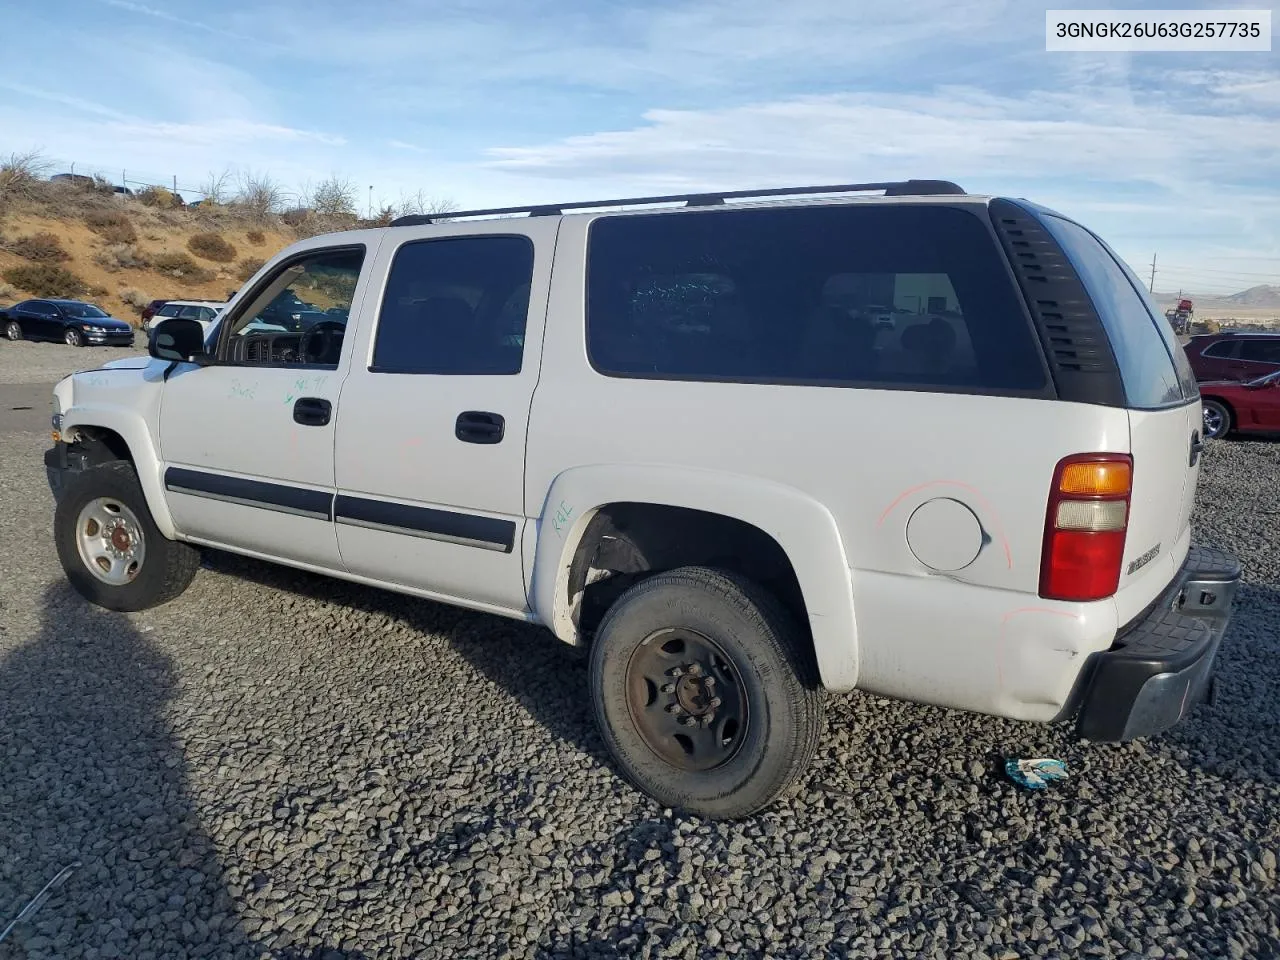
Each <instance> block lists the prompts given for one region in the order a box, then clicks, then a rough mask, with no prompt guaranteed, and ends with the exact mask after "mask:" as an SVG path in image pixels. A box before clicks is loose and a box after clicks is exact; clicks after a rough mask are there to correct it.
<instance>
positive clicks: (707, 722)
mask: <svg viewBox="0 0 1280 960" xmlns="http://www.w3.org/2000/svg"><path fill="white" fill-rule="evenodd" d="M715 718H716V715H715V714H714V713H704V714H703V715H702V716H701V717H700V718H699V719H698V722H699V723H701V724H702V725H703V726H704V727H709V726H711V721H713V720H715Z"/></svg>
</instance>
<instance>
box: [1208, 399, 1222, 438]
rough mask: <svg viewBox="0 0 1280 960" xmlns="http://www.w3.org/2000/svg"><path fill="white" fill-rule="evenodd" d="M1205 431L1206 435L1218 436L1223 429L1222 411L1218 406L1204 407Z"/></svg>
mask: <svg viewBox="0 0 1280 960" xmlns="http://www.w3.org/2000/svg"><path fill="white" fill-rule="evenodd" d="M1203 412H1204V432H1205V434H1206V436H1210V437H1216V436H1218V435H1219V433H1220V432H1221V430H1222V424H1223V417H1222V411H1221V410H1219V409H1218V408H1217V407H1209V406H1206V407H1205V408H1204V411H1203Z"/></svg>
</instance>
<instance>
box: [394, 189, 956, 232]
mask: <svg viewBox="0 0 1280 960" xmlns="http://www.w3.org/2000/svg"><path fill="white" fill-rule="evenodd" d="M875 190H883V191H884V195H885V196H886V197H913V196H914V197H918V196H936V195H941V194H960V195H963V194H964V190H963V189H961V188H960V187H959V186H957V185H956V184H954V183H952V182H951V181H950V180H894V181H889V182H886V183H840V184H831V185H828V186H818V187H774V188H771V189H767V190H730V191H725V192H720V193H676V194H671V195H669V196H665V197H631V198H628V199H625V200H587V201H584V202H582V203H552V204H538V205H536V206H531V207H492V208H490V209H488V210H464V211H462V212H460V213H435V214H432V213H421V214H411V215H409V216H405V217H397V218H396V219H395V220H392V221H391V226H393V227H412V226H417V225H420V224H424V223H435V222H436V221H439V220H461V219H463V218H464V217H498V216H508V215H512V214H520V213H523V214H526V215H528V216H530V217H555V216H559V215H560V214H562V213H564V212H565V211H566V210H590V209H593V208H599V207H631V206H640V205H645V204H653V203H684V205H685V206H686V207H709V206H717V205H720V204H723V203H724V202H725V201H726V200H742V199H746V198H756V197H791V196H800V195H803V194H815V193H870V192H872V191H875Z"/></svg>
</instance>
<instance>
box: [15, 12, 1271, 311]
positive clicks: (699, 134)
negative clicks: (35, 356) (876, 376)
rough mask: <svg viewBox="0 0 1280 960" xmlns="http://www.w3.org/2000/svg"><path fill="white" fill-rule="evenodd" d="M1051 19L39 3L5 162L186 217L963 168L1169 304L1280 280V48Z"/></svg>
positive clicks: (968, 185)
mask: <svg viewBox="0 0 1280 960" xmlns="http://www.w3.org/2000/svg"><path fill="white" fill-rule="evenodd" d="M1046 6H1051V7H1052V8H1054V9H1060V8H1062V7H1064V6H1066V4H1064V3H1061V2H1059V3H1055V4H1052V5H1037V4H1035V3H1032V2H1028V0H982V2H967V0H909V2H905V0H897V2H882V0H860V2H852V0H767V2H766V0H656V2H650V3H646V4H642V5H641V4H630V3H627V2H624V0H577V4H576V5H571V4H568V3H565V2H560V3H552V2H549V0H486V2H481V0H432V2H426V0H364V2H362V3H358V4H354V3H350V2H349V0H219V2H217V3H214V2H212V0H41V2H40V3H23V4H12V5H9V6H8V7H7V8H6V10H5V12H4V14H3V22H4V30H3V33H4V35H5V37H6V40H7V42H6V43H5V45H4V47H5V55H4V64H5V66H4V69H3V71H0V155H6V156H7V155H8V154H9V153H11V152H21V151H26V150H31V149H38V150H40V151H41V152H42V153H43V154H44V155H45V156H46V157H48V158H50V159H52V160H53V161H55V167H56V169H58V170H69V169H70V164H71V163H72V162H74V163H75V164H76V167H75V170H76V172H92V171H99V172H101V173H102V174H104V175H106V176H107V177H109V178H111V179H113V180H115V181H117V182H118V181H119V180H120V178H121V177H122V176H124V177H126V178H127V179H129V180H131V181H150V182H165V183H171V182H172V180H173V178H175V177H176V178H177V183H178V185H179V187H180V188H183V190H184V195H187V199H188V200H190V199H192V198H193V196H195V195H198V187H199V186H201V185H202V184H203V183H204V182H206V181H207V180H208V178H209V175H210V173H211V172H218V171H223V170H231V171H233V173H254V174H260V173H266V174H268V175H270V176H271V177H273V178H274V179H276V180H277V181H280V182H282V183H283V184H285V185H286V187H287V188H289V189H290V190H293V191H303V190H305V189H306V187H307V185H308V184H312V185H314V184H315V183H317V182H319V181H321V180H323V179H324V178H326V177H329V176H338V177H342V178H348V179H350V180H352V181H354V182H355V183H356V184H358V186H359V194H360V205H361V207H362V208H363V207H364V206H366V205H367V204H368V203H369V202H370V201H372V203H373V205H374V207H377V206H379V205H381V204H382V203H396V202H398V201H400V200H403V199H404V198H406V197H409V196H413V195H416V194H418V192H419V191H421V192H422V193H423V194H424V195H425V196H427V197H433V198H438V199H446V200H449V201H451V202H453V203H454V204H456V205H458V206H459V207H462V208H468V207H470V208H475V207H485V206H497V205H506V204H525V203H529V204H532V203H548V202H570V201H580V200H590V199H608V198H613V197H626V196H638V195H645V194H652V193H670V192H693V191H700V190H714V189H726V190H729V189H748V188H754V187H776V186H797V185H802V184H826V183H848V182H858V181H882V180H895V179H905V178H908V177H921V178H931V179H947V180H953V181H956V182H957V183H959V184H960V185H961V186H963V187H964V188H965V189H966V190H968V191H969V192H972V193H992V194H999V195H1004V196H1013V197H1026V198H1028V199H1031V200H1035V201H1037V202H1039V203H1043V204H1045V205H1047V206H1049V207H1052V208H1055V209H1057V210H1059V211H1061V212H1062V213H1064V214H1066V215H1068V216H1071V217H1074V218H1076V219H1078V220H1080V222H1082V223H1084V224H1086V225H1088V226H1089V227H1091V228H1092V229H1094V230H1095V231H1097V232H1098V233H1099V234H1100V235H1101V236H1102V237H1103V238H1104V239H1106V240H1107V241H1108V242H1109V243H1110V244H1111V245H1112V246H1113V247H1114V248H1115V249H1116V250H1117V251H1118V252H1119V253H1120V254H1121V256H1123V257H1124V258H1125V259H1126V260H1127V261H1128V262H1129V264H1130V265H1131V266H1132V267H1133V269H1134V270H1135V271H1136V272H1137V273H1138V274H1139V275H1140V276H1142V277H1143V279H1149V277H1150V273H1151V261H1152V257H1153V256H1154V257H1155V258H1156V275H1155V287H1156V290H1157V291H1162V290H1164V291H1173V290H1177V289H1179V288H1182V289H1186V290H1194V291H1196V292H1199V293H1201V294H1215V293H1218V294H1221V293H1231V292H1234V291H1237V290H1241V289H1243V288H1245V287H1248V286H1252V285H1254V284H1259V283H1275V284H1280V44H1276V43H1274V38H1273V47H1274V49H1273V51H1272V52H1257V53H1246V52H1236V53H1145V54H1133V53H1061V52H1053V53H1049V52H1046V51H1045V19H1044V11H1045V9H1046ZM1087 6H1088V7H1089V8H1094V9H1097V8H1104V7H1108V6H1115V7H1120V8H1124V9H1138V8H1142V7H1144V4H1142V3H1139V2H1135V0H1126V2H1125V3H1123V4H1106V3H1102V2H1096V0H1095V2H1092V3H1089V4H1088V5H1087ZM1148 6H1155V7H1160V6H1163V4H1160V3H1157V4H1153V5H1148ZM1196 6H1198V7H1203V8H1213V7H1224V8H1231V9H1238V8H1241V7H1249V8H1260V7H1261V6H1262V5H1261V4H1252V5H1251V4H1241V3H1238V2H1227V3H1213V2H1201V3H1199V4H1196ZM1273 21H1277V22H1280V16H1276V15H1275V14H1274V13H1273ZM1274 29H1275V26H1274V24H1273V30H1274ZM134 185H136V184H134ZM370 187H372V190H370V189H369V188H370Z"/></svg>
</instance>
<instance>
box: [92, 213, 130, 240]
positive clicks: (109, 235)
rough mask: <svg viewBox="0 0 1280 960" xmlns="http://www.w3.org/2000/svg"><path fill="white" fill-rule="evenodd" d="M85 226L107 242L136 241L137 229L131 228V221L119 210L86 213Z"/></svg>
mask: <svg viewBox="0 0 1280 960" xmlns="http://www.w3.org/2000/svg"><path fill="white" fill-rule="evenodd" d="M84 222H85V226H87V227H88V228H89V229H90V230H92V231H93V232H94V233H96V234H97V235H98V236H100V237H101V238H102V239H103V240H106V241H107V242H108V243H137V241H138V231H136V230H134V229H133V221H132V220H130V219H129V218H128V217H126V216H125V215H124V214H123V213H121V212H120V211H118V210H116V211H97V212H94V213H87V214H85V217H84Z"/></svg>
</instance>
